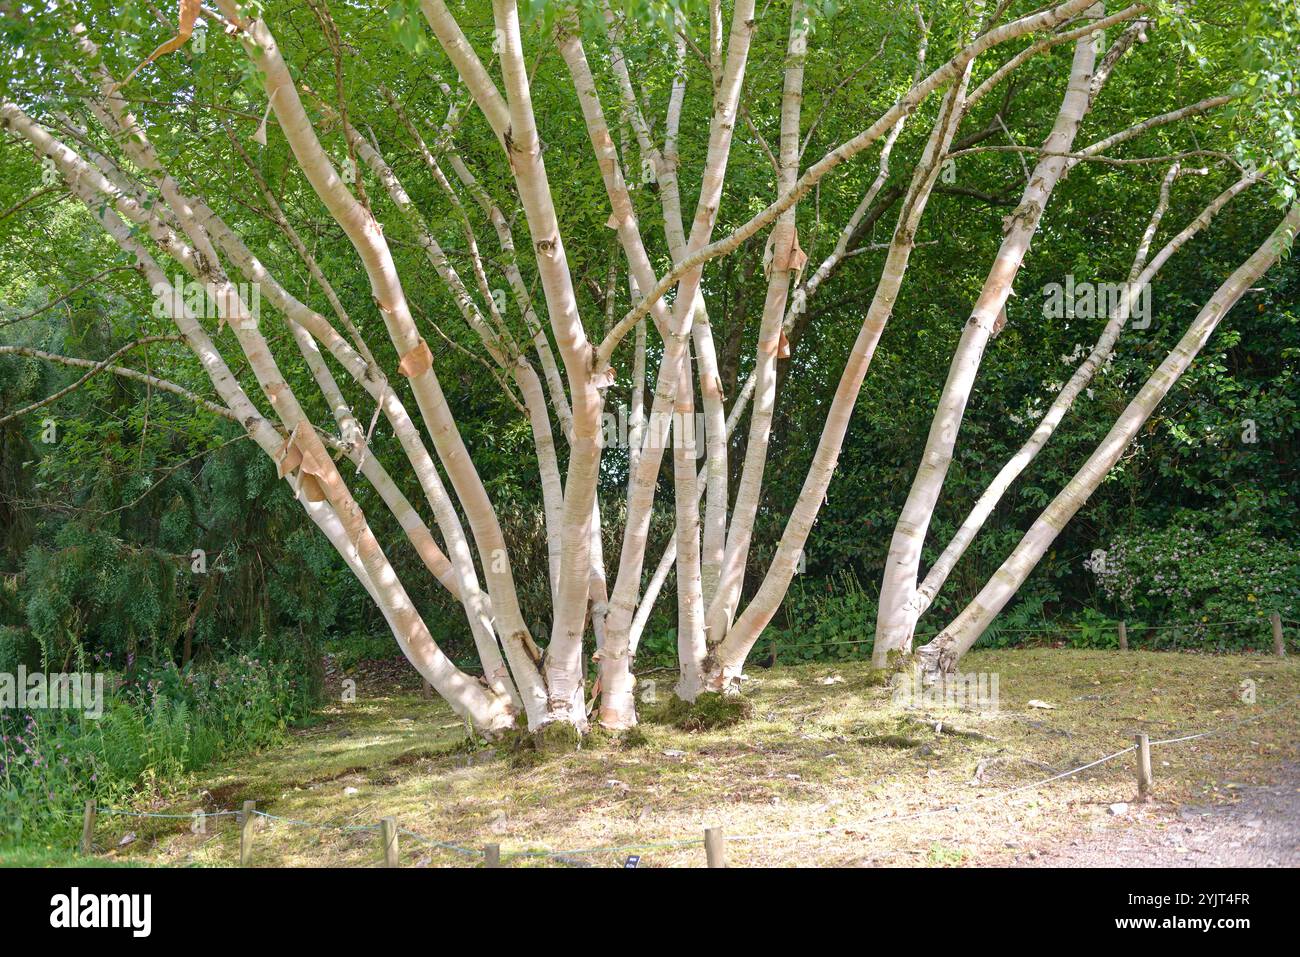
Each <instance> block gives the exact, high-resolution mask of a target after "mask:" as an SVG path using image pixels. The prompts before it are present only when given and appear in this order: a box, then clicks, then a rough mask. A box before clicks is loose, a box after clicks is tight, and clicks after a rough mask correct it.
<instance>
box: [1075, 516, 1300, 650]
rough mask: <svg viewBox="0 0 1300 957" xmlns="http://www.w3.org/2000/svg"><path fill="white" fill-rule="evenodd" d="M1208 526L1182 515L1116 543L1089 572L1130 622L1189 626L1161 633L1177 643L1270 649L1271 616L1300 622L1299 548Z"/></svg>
mask: <svg viewBox="0 0 1300 957" xmlns="http://www.w3.org/2000/svg"><path fill="white" fill-rule="evenodd" d="M1209 524H1210V522H1209V520H1207V517H1206V515H1205V514H1204V513H1195V512H1182V513H1179V514H1178V515H1176V516H1175V520H1174V521H1172V522H1171V523H1170V524H1169V525H1167V526H1166V527H1164V528H1162V529H1158V530H1153V531H1136V532H1132V533H1129V534H1127V535H1123V536H1120V537H1119V538H1116V539H1115V540H1114V541H1112V542H1111V543H1110V545H1109V546H1108V547H1107V548H1105V549H1098V550H1096V551H1094V552H1092V554H1091V555H1089V556H1088V558H1087V559H1085V561H1084V567H1085V568H1086V569H1087V570H1088V571H1090V572H1092V573H1093V575H1095V576H1096V578H1097V582H1098V584H1099V585H1100V587H1101V589H1102V592H1103V593H1104V594H1105V595H1106V597H1107V598H1108V599H1109V600H1110V601H1112V602H1114V604H1115V605H1116V607H1117V608H1118V609H1119V610H1121V611H1122V612H1123V613H1124V615H1125V616H1126V617H1127V618H1129V619H1130V620H1131V621H1134V622H1140V623H1142V624H1144V625H1186V626H1187V628H1186V629H1162V630H1161V631H1160V632H1158V633H1157V636H1158V637H1160V636H1163V637H1167V638H1168V639H1169V641H1170V642H1171V643H1196V644H1205V643H1207V642H1208V643H1213V644H1215V645H1219V646H1224V647H1226V646H1233V647H1250V646H1254V645H1260V646H1263V645H1264V644H1265V643H1269V642H1271V638H1270V637H1269V631H1268V628H1267V627H1266V626H1265V625H1264V621H1265V619H1266V618H1267V617H1268V615H1269V614H1270V613H1271V612H1274V611H1276V612H1278V613H1279V614H1281V616H1282V617H1283V618H1288V619H1293V620H1294V619H1296V618H1297V617H1300V548H1297V547H1296V546H1295V545H1294V544H1292V543H1288V542H1283V541H1279V540H1276V539H1270V538H1267V537H1265V536H1263V535H1261V534H1260V531H1259V529H1258V528H1257V527H1256V526H1255V525H1253V524H1250V523H1245V524H1241V525H1237V526H1235V527H1229V528H1217V529H1216V528H1213V527H1207V526H1208V525H1209Z"/></svg>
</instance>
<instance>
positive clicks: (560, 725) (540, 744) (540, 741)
mask: <svg viewBox="0 0 1300 957" xmlns="http://www.w3.org/2000/svg"><path fill="white" fill-rule="evenodd" d="M495 744H496V746H497V749H498V750H499V751H500V752H501V753H502V754H503V755H504V756H505V758H506V759H507V760H508V761H509V762H510V765H511V767H515V768H526V767H533V766H534V765H537V764H540V763H541V762H543V761H545V760H546V759H548V758H551V757H556V756H558V755H561V754H571V753H572V752H574V751H580V750H582V749H583V734H582V732H580V731H579V730H578V729H577V728H576V727H574V726H573V725H571V724H569V723H568V722H567V721H551V722H549V723H547V724H544V725H542V726H541V727H540V728H538V729H537V730H536V731H529V730H528V729H527V728H519V727H516V728H512V729H511V730H509V731H507V732H505V733H504V734H502V735H501V737H500V738H499V739H498V740H497V741H496V742H495Z"/></svg>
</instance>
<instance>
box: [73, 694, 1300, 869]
mask: <svg viewBox="0 0 1300 957" xmlns="http://www.w3.org/2000/svg"><path fill="white" fill-rule="evenodd" d="M1297 701H1300V695H1297V696H1296V697H1293V698H1290V699H1289V700H1287V701H1284V702H1282V703H1281V704H1279V705H1276V706H1275V707H1272V708H1269V709H1268V710H1267V711H1261V712H1260V713H1258V714H1253V715H1248V716H1247V717H1245V718H1242V719H1241V720H1240V721H1234V722H1232V723H1231V724H1227V725H1224V726H1222V727H1219V728H1211V729H1209V730H1207V731H1200V732H1197V733H1195V734H1188V735H1182V736H1179V737H1173V738H1163V739H1161V740H1158V741H1152V742H1150V746H1151V747H1157V746H1161V745H1172V744H1182V743H1184V742H1187V741H1195V740H1197V739H1200V738H1207V737H1210V736H1211V735H1216V734H1223V733H1224V732H1227V731H1231V730H1233V729H1234V728H1238V727H1241V726H1242V725H1246V724H1250V723H1251V722H1254V721H1258V720H1260V719H1261V718H1265V717H1268V716H1269V715H1270V714H1274V713H1276V712H1278V711H1281V710H1282V709H1283V708H1287V707H1290V706H1291V705H1293V704H1295V703H1296V702H1297ZM1136 750H1137V747H1136V745H1129V746H1128V747H1127V748H1124V749H1122V750H1120V751H1115V752H1114V753H1112V754H1107V755H1104V756H1103V757H1100V758H1097V759H1096V760H1095V761H1089V762H1088V763H1087V764H1083V765H1080V766H1079V767H1076V768H1071V769H1069V770H1068V771H1061V772H1059V773H1057V774H1053V775H1051V776H1050V777H1046V778H1043V779H1042V780H1039V781H1033V782H1031V783H1029V784H1021V785H1017V786H1016V787H1013V788H1008V789H1005V790H1002V791H996V792H993V793H990V794H985V795H982V796H980V797H977V798H973V799H971V800H969V801H965V802H960V803H957V804H949V805H944V806H942V807H934V808H924V809H922V810H919V811H913V812H911V813H908V814H881V815H877V816H876V817H871V818H863V819H859V820H857V821H850V822H847V823H844V824H832V825H828V826H827V827H819V828H805V829H801V830H794V831H781V832H777V833H775V834H774V833H771V832H765V833H761V834H728V835H726V836H725V840H727V841H736V842H739V841H772V842H775V841H781V840H789V839H791V838H798V837H814V836H819V835H823V834H831V833H835V832H837V831H853V830H858V829H860V828H862V827H864V826H866V825H870V824H890V823H895V822H898V821H912V820H918V819H920V818H924V817H931V816H934V815H937V814H947V813H950V812H955V811H961V810H968V809H970V808H973V807H976V806H979V805H981V804H984V803H987V802H988V801H992V800H1001V799H1005V798H1007V797H1010V796H1011V795H1013V794H1018V793H1020V792H1022V791H1029V790H1033V789H1034V788H1040V787H1043V786H1044V785H1047V784H1051V783H1052V782H1054V781H1060V780H1063V779H1065V778H1069V777H1073V776H1074V775H1076V774H1080V773H1082V772H1083V771H1087V770H1090V769H1091V768H1095V767H1098V766H1099V765H1102V764H1105V763H1107V762H1108V761H1113V760H1114V759H1115V758H1119V757H1123V756H1124V755H1126V754H1131V753H1132V752H1134V751H1136ZM98 810H99V813H101V814H110V815H117V816H123V817H141V818H162V819H173V820H190V819H192V818H193V817H194V816H195V815H196V814H201V815H202V816H203V817H229V816H237V815H239V814H241V813H242V812H240V811H203V812H197V811H196V812H192V813H190V814H155V813H151V812H146V811H129V810H123V809H112V808H103V809H98ZM252 813H253V814H255V815H257V816H258V817H263V818H266V819H267V820H271V821H278V822H281V823H283V824H290V825H293V826H296V827H311V828H317V829H319V830H336V831H339V832H342V833H356V832H364V831H378V830H380V827H379V826H378V825H373V824H368V825H343V824H323V823H320V822H317V821H303V820H298V819H296V818H288V817H280V816H278V815H275V814H268V813H266V812H265V811H257V810H255V811H253V812H252ZM397 830H398V833H400V834H404V835H406V836H407V837H412V838H415V839H416V840H417V841H421V842H423V843H424V844H426V845H429V846H432V847H439V848H442V849H444V850H447V851H452V852H454V853H456V854H460V855H462V856H465V857H483V856H484V852H483V851H482V850H480V849H477V848H472V847H462V846H461V845H459V844H451V843H448V842H446V841H439V840H437V839H436V838H432V837H428V836H426V835H424V834H420V833H418V832H416V831H412V830H409V829H407V828H404V827H399V828H398V829H397ZM703 843H704V840H703V839H702V838H685V839H682V840H676V841H652V842H646V843H639V844H616V845H607V846H600V847H584V848H574V849H570V850H562V851H553V850H550V849H547V848H542V849H534V850H519V851H508V852H506V853H504V854H502V855H501V859H502V860H513V859H515V858H548V859H551V860H556V861H560V862H561V863H565V864H569V865H571V866H575V867H590V866H591V865H590V863H589V862H587V861H579V860H576V859H575V858H577V857H579V856H587V855H592V854H621V853H627V852H629V851H646V850H666V849H676V848H682V847H693V846H696V845H699V844H703Z"/></svg>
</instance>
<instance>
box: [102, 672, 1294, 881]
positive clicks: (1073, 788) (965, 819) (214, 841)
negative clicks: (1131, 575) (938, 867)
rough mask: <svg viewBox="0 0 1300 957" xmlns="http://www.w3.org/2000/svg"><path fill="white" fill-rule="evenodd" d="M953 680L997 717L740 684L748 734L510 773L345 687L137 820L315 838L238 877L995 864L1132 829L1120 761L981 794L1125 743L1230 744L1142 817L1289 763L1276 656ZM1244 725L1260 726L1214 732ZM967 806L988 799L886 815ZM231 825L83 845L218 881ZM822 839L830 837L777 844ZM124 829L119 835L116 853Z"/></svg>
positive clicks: (402, 706) (578, 754) (445, 713)
mask: <svg viewBox="0 0 1300 957" xmlns="http://www.w3.org/2000/svg"><path fill="white" fill-rule="evenodd" d="M963 667H964V668H966V669H967V670H969V671H976V672H987V673H997V674H998V675H999V693H1000V707H999V709H998V710H997V711H996V712H987V713H976V712H967V711H960V710H954V709H942V708H915V709H913V708H905V707H903V706H901V705H899V704H895V703H894V702H893V701H892V700H891V692H890V689H889V688H885V687H880V686H879V685H877V684H874V683H873V681H872V675H871V670H870V667H869V664H868V663H866V662H862V663H855V662H848V663H840V664H836V665H834V666H830V665H827V664H810V665H801V666H794V667H779V668H775V669H771V670H766V671H764V670H762V669H755V670H754V672H753V676H752V678H751V680H749V681H747V682H746V683H745V692H746V693H745V697H744V699H743V700H744V701H745V702H746V707H748V708H749V709H751V714H750V716H749V717H747V718H745V719H744V720H743V721H742V722H741V723H740V724H733V725H732V726H730V727H722V728H715V729H711V730H710V729H697V730H693V731H688V730H683V729H682V728H679V727H677V726H675V725H674V724H673V723H671V722H669V723H659V722H651V721H647V722H645V723H643V724H642V725H641V726H640V727H639V728H637V729H636V731H635V732H633V733H630V734H627V733H625V734H620V735H610V734H602V733H595V734H592V735H590V736H589V737H588V738H587V739H586V740H584V742H583V746H582V748H581V749H580V750H565V751H561V752H560V753H553V754H549V755H547V756H546V758H545V760H542V761H538V762H535V763H529V764H526V765H525V766H519V767H516V766H512V763H511V762H510V761H509V760H508V759H507V757H506V756H505V755H504V754H503V749H502V748H501V747H499V746H493V745H489V744H487V743H484V742H473V741H470V740H469V739H467V737H466V731H465V726H464V724H463V723H462V722H461V721H459V720H457V719H456V718H455V717H454V716H453V715H452V714H451V712H450V711H449V710H448V709H447V708H446V707H445V705H443V704H441V703H440V702H437V701H430V700H428V699H425V698H423V697H421V696H420V695H419V694H418V693H408V692H406V691H404V690H400V689H398V690H393V689H391V688H390V687H384V686H374V687H366V686H364V685H363V686H361V687H358V689H357V701H356V702H355V703H353V704H347V705H343V704H339V705H333V706H331V707H329V708H327V709H326V711H325V713H324V715H323V720H321V721H320V722H318V723H317V724H315V725H314V726H312V727H310V728H306V729H303V730H301V731H298V732H295V734H294V735H293V737H292V740H291V741H290V742H289V743H288V744H287V745H286V746H284V747H281V748H277V749H275V750H272V751H267V752H265V753H261V754H257V755H251V756H246V757H244V758H242V759H239V760H235V761H232V762H229V763H227V764H225V765H222V766H220V767H217V768H214V769H211V770H210V771H208V772H206V773H204V774H203V775H202V776H201V778H200V779H199V780H198V781H196V786H195V788H194V790H193V792H192V794H191V800H189V801H188V802H184V803H176V804H174V805H172V806H169V807H167V808H152V809H151V810H156V811H161V810H166V811H170V812H173V813H175V812H178V811H189V810H192V809H194V808H205V809H208V810H219V809H232V808H238V807H239V806H240V804H241V802H242V801H244V800H246V799H252V800H256V801H257V802H258V807H259V808H260V809H262V810H265V811H267V812H269V813H272V814H275V815H278V816H280V817H285V818H292V819H295V820H299V821H308V822H312V823H314V824H319V825H321V827H300V826H294V825H290V824H286V823H281V822H277V821H266V820H262V821H259V823H258V831H257V835H256V842H255V848H254V858H255V862H256V863H257V864H261V865H268V866H269V865H288V866H345V867H363V866H374V865H375V864H376V863H378V861H379V858H380V851H379V844H378V837H377V835H376V834H375V833H373V832H371V831H356V830H354V831H344V830H340V828H342V827H356V826H367V825H374V824H377V822H378V821H379V820H380V818H383V817H387V816H393V817H396V818H397V820H398V823H399V825H400V826H402V827H403V828H406V829H409V830H411V831H415V832H418V833H420V834H423V835H426V836H428V837H431V838H436V839H438V840H440V841H444V842H448V843H453V844H458V845H463V846H466V847H471V848H477V847H481V846H482V845H484V844H487V843H497V844H500V845H501V848H502V853H503V855H504V856H505V857H506V858H507V859H508V860H509V863H510V865H511V866H548V865H551V866H558V865H559V864H560V863H561V862H558V861H555V860H554V859H550V858H542V857H513V858H511V855H512V854H514V853H518V852H525V851H531V850H540V849H543V848H546V849H551V850H557V851H558V850H571V849H585V848H593V847H601V846H623V847H626V846H629V845H654V844H661V843H666V842H672V841H676V840H682V839H693V838H698V837H699V836H700V835H701V833H702V829H703V828H704V827H706V826H722V827H724V828H726V830H727V832H728V834H729V835H751V836H756V838H757V839H754V840H739V841H733V842H730V843H729V844H728V848H727V855H728V859H729V861H730V863H732V864H733V865H735V866H745V865H777V866H780V865H854V864H909V863H910V864H930V865H934V864H960V865H968V864H973V863H979V864H1006V863H1012V862H1014V861H1015V860H1017V859H1019V856H1020V855H1021V854H1023V853H1025V849H1026V848H1033V847H1035V846H1040V845H1041V844H1043V843H1045V842H1051V841H1053V840H1062V839H1068V838H1070V837H1076V838H1085V839H1086V836H1087V834H1088V833H1089V832H1091V831H1095V830H1097V829H1102V828H1111V827H1124V826H1133V824H1134V818H1135V815H1134V814H1130V815H1127V816H1125V817H1121V818H1116V817H1112V816H1110V815H1109V814H1108V813H1107V807H1108V805H1110V804H1111V803H1113V802H1119V801H1126V802H1131V801H1132V800H1133V799H1134V796H1135V791H1136V786H1135V778H1134V770H1133V760H1132V756H1131V755H1125V756H1123V757H1121V758H1118V759H1116V760H1114V761H1110V762H1107V763H1105V764H1102V765H1099V766H1098V767H1096V768H1093V769H1091V770H1089V771H1087V772H1084V773H1083V774H1081V775H1078V776H1076V777H1072V778H1067V779H1064V780H1060V781H1056V782H1053V783H1051V784H1048V785H1045V786H1042V787H1037V788H1029V789H1026V790H1022V791H1019V792H1016V793H1015V794H1012V795H1009V796H1006V797H1002V796H1000V795H1001V793H1002V792H1004V791H1007V790H1008V789H1010V788H1014V787H1017V786H1020V785H1024V784H1028V783H1032V782H1035V781H1038V780H1041V779H1043V778H1045V777H1048V776H1049V775H1051V774H1052V773H1054V772H1058V771H1063V770H1066V769H1069V768H1073V767H1077V766H1079V765H1082V764H1085V763H1087V762H1089V761H1092V760H1095V759H1096V758H1098V757H1101V756H1102V755H1105V754H1108V753H1110V752H1113V751H1117V750H1119V749H1121V748H1124V747H1126V746H1127V745H1129V744H1130V743H1131V742H1132V739H1133V733H1134V732H1135V731H1138V730H1144V731H1147V732H1149V733H1150V734H1151V736H1152V738H1153V739H1158V738H1164V737H1174V736H1179V735H1181V734H1185V733H1191V732H1195V731H1201V730H1206V729H1210V728H1227V729H1229V730H1225V731H1224V732H1223V733H1221V734H1217V735H1214V736H1211V737H1207V738H1201V739H1198V740H1195V741H1189V742H1186V743H1184V744H1178V745H1170V746H1165V747H1160V748H1157V749H1155V752H1154V754H1153V764H1154V766H1155V777H1156V789H1157V793H1156V799H1157V805H1156V807H1157V808H1165V809H1168V808H1170V807H1177V806H1178V805H1179V804H1181V803H1184V802H1190V801H1196V802H1200V803H1209V802H1215V801H1228V800H1231V798H1232V794H1233V792H1234V789H1235V788H1237V787H1240V786H1242V785H1248V784H1253V783H1257V782H1262V781H1268V780H1270V775H1271V774H1273V772H1274V771H1275V770H1276V769H1277V767H1278V766H1279V765H1280V764H1281V763H1282V762H1284V761H1294V760H1296V759H1297V757H1298V754H1297V748H1298V742H1300V704H1298V703H1297V702H1296V700H1295V699H1296V698H1297V696H1300V661H1297V660H1296V659H1294V658H1292V659H1287V660H1285V661H1281V660H1278V659H1274V658H1269V657H1264V656H1208V655H1192V654H1174V653H1147V652H1129V653H1126V654H1121V653H1118V652H1114V651H1106V652H1093V651H1074V650H1054V649H1029V650H1013V651H996V652H976V653H974V654H971V655H970V656H968V658H967V659H965V660H964V661H963ZM1244 681H1251V682H1254V688H1255V694H1256V701H1255V703H1254V704H1246V703H1243V701H1242V700H1241V693H1242V687H1243V685H1242V683H1243V682H1244ZM1030 701H1037V702H1043V703H1047V704H1051V705H1054V706H1055V707H1054V708H1052V709H1045V708H1039V707H1031V706H1030V705H1029V702H1030ZM1279 705H1286V706H1285V707H1281V708H1279V707H1278V706H1279ZM1275 708H1276V709H1278V710H1276V711H1272V712H1271V713H1270V710H1271V709H1275ZM1252 715H1262V717H1261V718H1260V719H1259V720H1256V721H1251V722H1248V723H1244V724H1236V726H1235V727H1231V726H1233V725H1234V724H1235V723H1238V722H1242V721H1243V719H1247V718H1249V717H1251V716H1252ZM936 727H937V730H936ZM976 798H985V800H983V802H982V803H980V804H978V805H977V806H975V807H972V808H968V809H965V810H958V811H946V812H944V813H937V814H930V815H926V816H923V817H920V818H909V817H906V815H910V814H913V813H914V812H917V811H921V810H925V809H933V808H942V807H948V806H951V805H954V804H960V803H964V802H968V801H970V800H972V799H976ZM1142 813H1143V814H1146V813H1147V812H1146V811H1143V812H1142ZM885 816H895V817H900V818H901V819H899V820H897V821H889V820H881V818H882V817H885ZM865 819H874V823H871V824H865V823H860V822H862V821H864V820H865ZM233 821H234V819H233V818H216V819H209V822H208V830H207V833H205V834H193V833H191V831H190V828H189V824H188V822H186V821H158V820H153V821H138V820H133V821H127V820H126V819H121V818H117V819H112V818H101V820H100V824H99V828H98V831H97V842H98V843H99V844H100V845H101V846H103V847H106V848H111V849H112V850H109V851H106V852H105V854H104V857H105V858H111V859H116V860H122V861H131V862H136V863H148V864H165V865H186V864H191V865H200V866H202V865H215V866H225V865H231V864H233V863H235V861H236V859H237V850H238V829H237V827H236V825H235V824H234V823H233ZM855 822H859V823H855ZM833 826H844V827H843V828H842V829H838V830H833V831H831V832H830V833H827V834H822V835H814V836H811V837H810V836H803V837H797V838H795V837H791V838H783V837H781V835H782V834H783V833H785V832H790V831H804V830H809V829H818V828H827V827H833ZM128 830H131V831H135V832H136V834H137V839H136V840H135V841H134V842H132V843H131V844H129V845H127V846H126V847H123V848H120V849H118V848H116V845H117V842H118V840H119V839H120V838H121V836H122V834H124V833H125V832H126V831H128ZM401 853H402V860H403V863H404V864H405V865H408V866H410V865H418V866H465V865H466V864H474V863H475V859H473V858H468V857H465V856H462V855H459V854H457V853H455V852H452V851H448V850H446V849H442V848H438V847H435V846H431V845H426V844H421V843H420V842H418V841H417V840H416V839H414V838H412V837H409V836H406V835H403V836H402V839H401ZM627 853H637V851H627V850H623V851H619V852H602V853H594V854H581V855H577V856H576V857H575V859H581V860H584V861H587V862H590V863H591V864H594V865H598V866H602V865H603V866H608V865H613V864H617V863H620V862H621V860H622V858H623V857H624V856H626V854H627ZM639 853H640V854H641V855H642V866H698V865H701V864H702V863H703V859H704V854H703V850H702V848H701V847H699V846H698V845H694V846H687V847H646V848H645V849H643V850H640V851H639Z"/></svg>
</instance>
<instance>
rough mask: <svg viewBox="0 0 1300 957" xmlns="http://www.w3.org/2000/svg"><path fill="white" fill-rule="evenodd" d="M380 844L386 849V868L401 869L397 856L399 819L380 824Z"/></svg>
mask: <svg viewBox="0 0 1300 957" xmlns="http://www.w3.org/2000/svg"><path fill="white" fill-rule="evenodd" d="M379 842H380V845H381V846H382V847H383V849H384V867H401V866H402V865H401V863H400V861H399V859H398V854H397V818H393V817H386V818H384V819H383V820H382V821H380V822H379Z"/></svg>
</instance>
